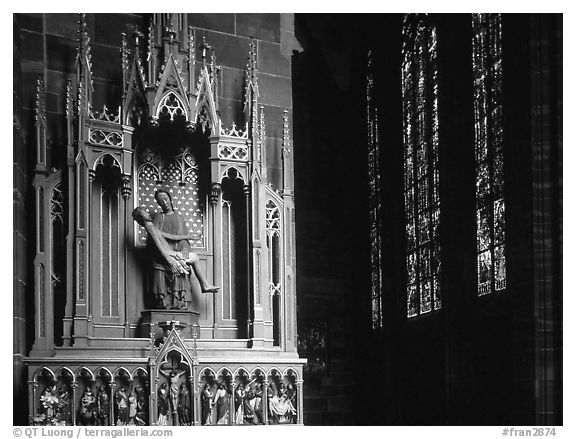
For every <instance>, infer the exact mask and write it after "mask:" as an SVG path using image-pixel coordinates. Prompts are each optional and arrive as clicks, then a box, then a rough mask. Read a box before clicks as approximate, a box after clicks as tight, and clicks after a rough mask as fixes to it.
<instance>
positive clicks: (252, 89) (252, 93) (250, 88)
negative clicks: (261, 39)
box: [244, 37, 258, 117]
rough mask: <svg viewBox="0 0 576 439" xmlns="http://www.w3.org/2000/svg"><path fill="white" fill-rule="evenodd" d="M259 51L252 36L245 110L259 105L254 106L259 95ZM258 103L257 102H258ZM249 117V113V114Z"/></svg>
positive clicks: (247, 71)
mask: <svg viewBox="0 0 576 439" xmlns="http://www.w3.org/2000/svg"><path fill="white" fill-rule="evenodd" d="M257 73H258V52H257V45H256V41H255V40H254V38H253V37H250V44H249V50H248V63H247V64H246V72H245V80H244V82H245V84H244V111H251V109H252V108H254V111H258V110H257V108H258V107H257V106H256V107H253V106H252V105H253V103H254V102H255V98H256V97H257V96H258V75H257ZM256 105H257V104H256ZM247 117H249V115H248V116H247Z"/></svg>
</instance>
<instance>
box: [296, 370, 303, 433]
mask: <svg viewBox="0 0 576 439" xmlns="http://www.w3.org/2000/svg"><path fill="white" fill-rule="evenodd" d="M303 388H304V381H303V380H297V381H296V392H297V394H296V396H297V398H298V407H297V408H296V423H297V424H302V411H303V410H304V398H303V395H302V390H303Z"/></svg>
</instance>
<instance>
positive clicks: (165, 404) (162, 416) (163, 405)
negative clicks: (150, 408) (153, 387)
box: [156, 383, 170, 425]
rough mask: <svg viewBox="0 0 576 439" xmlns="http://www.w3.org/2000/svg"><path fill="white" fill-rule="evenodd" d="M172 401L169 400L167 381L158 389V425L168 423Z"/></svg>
mask: <svg viewBox="0 0 576 439" xmlns="http://www.w3.org/2000/svg"><path fill="white" fill-rule="evenodd" d="M169 411H170V401H169V400H168V388H167V386H166V383H162V384H160V388H159V389H158V422H157V423H156V424H157V425H168V412H169Z"/></svg>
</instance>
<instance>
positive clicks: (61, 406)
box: [58, 384, 72, 425]
mask: <svg viewBox="0 0 576 439" xmlns="http://www.w3.org/2000/svg"><path fill="white" fill-rule="evenodd" d="M71 403H72V396H71V395H70V392H69V391H68V386H67V385H66V384H62V386H61V387H60V395H59V398H58V411H59V413H60V422H62V423H63V424H64V425H72V408H71Z"/></svg>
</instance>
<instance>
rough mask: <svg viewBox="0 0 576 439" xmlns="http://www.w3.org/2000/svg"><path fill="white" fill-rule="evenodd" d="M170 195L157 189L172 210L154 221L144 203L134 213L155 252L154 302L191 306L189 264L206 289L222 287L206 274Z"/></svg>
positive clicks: (161, 305) (159, 305)
mask: <svg viewBox="0 0 576 439" xmlns="http://www.w3.org/2000/svg"><path fill="white" fill-rule="evenodd" d="M158 194H160V195H158ZM168 197H169V195H168V194H167V192H160V191H159V192H157V199H159V200H160V201H162V202H163V203H164V204H163V205H162V206H163V209H164V208H166V209H167V210H168V212H164V211H162V212H160V213H158V215H157V216H156V217H155V219H154V222H153V221H152V218H151V217H150V215H149V214H148V212H146V210H145V209H144V208H143V207H137V208H136V209H134V211H133V212H132V217H133V218H134V220H135V221H136V222H137V223H138V224H140V225H141V226H143V227H144V228H145V229H146V232H147V233H148V236H149V238H150V242H151V245H152V248H153V252H154V260H153V268H154V281H153V285H152V294H153V296H154V298H155V305H154V306H155V307H156V308H159V309H187V308H188V303H189V302H190V299H191V292H190V278H189V275H190V270H189V266H191V267H192V270H193V271H194V274H195V275H196V277H197V278H198V281H199V282H200V287H201V289H202V292H203V293H213V292H216V291H218V289H219V288H218V287H216V286H214V285H211V284H210V283H209V282H208V281H207V279H206V277H205V276H204V273H203V272H202V270H201V267H200V264H199V258H198V255H197V254H196V253H193V252H191V251H190V244H189V243H188V240H187V239H188V238H187V235H186V233H187V232H186V225H185V224H184V220H183V219H182V218H181V217H180V215H178V214H177V213H176V212H174V210H173V209H172V210H170V209H169V208H168V207H166V206H171V203H172V201H171V199H170V198H168ZM166 198H168V199H166ZM159 217H160V219H158V218H159ZM166 218H168V219H166ZM164 230H168V231H164ZM171 232H180V233H181V234H176V233H171Z"/></svg>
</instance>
